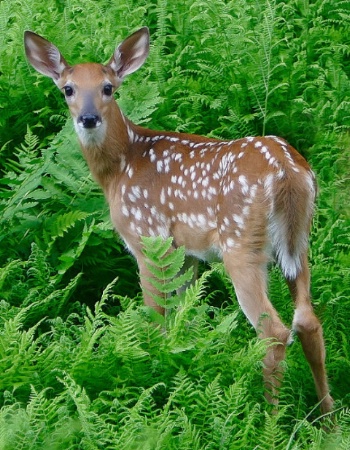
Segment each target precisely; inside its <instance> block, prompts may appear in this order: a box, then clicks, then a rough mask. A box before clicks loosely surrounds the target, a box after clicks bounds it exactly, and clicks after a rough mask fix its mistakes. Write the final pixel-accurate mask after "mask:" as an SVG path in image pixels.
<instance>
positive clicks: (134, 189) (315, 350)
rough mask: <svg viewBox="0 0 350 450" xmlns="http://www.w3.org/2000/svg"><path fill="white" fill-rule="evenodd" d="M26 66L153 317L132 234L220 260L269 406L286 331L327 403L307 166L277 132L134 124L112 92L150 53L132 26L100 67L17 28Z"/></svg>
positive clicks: (142, 32) (323, 406) (324, 406)
mask: <svg viewBox="0 0 350 450" xmlns="http://www.w3.org/2000/svg"><path fill="white" fill-rule="evenodd" d="M24 45H25V53H26V57H27V60H28V62H29V63H30V64H31V65H32V66H33V68H34V69H36V70H37V71H38V72H39V73H41V74H43V75H45V76H48V77H50V78H51V79H52V80H53V81H54V83H55V84H56V86H57V87H58V88H59V89H60V90H61V91H62V93H63V94H64V96H65V100H66V102H67V105H68V108H69V110H70V114H71V116H72V119H73V123H74V128H75V131H76V134H77V136H78V140H79V143H80V147H81V150H82V153H83V155H84V157H85V159H86V161H87V164H88V166H89V168H90V171H91V173H92V176H93V177H94V179H95V180H96V181H97V183H99V185H100V186H101V188H102V190H103V193H104V195H105V198H106V200H107V202H108V204H109V208H110V216H111V220H112V223H113V226H114V228H115V230H116V232H117V233H118V234H119V235H120V237H121V238H122V240H123V241H124V243H125V245H126V248H127V250H128V251H129V252H131V254H132V255H133V256H134V257H135V258H136V261H137V264H138V269H139V276H140V285H141V288H142V291H143V298H144V303H145V305H147V306H150V307H151V308H153V309H154V310H156V311H157V312H158V313H160V314H164V312H165V311H164V307H163V306H161V305H159V304H158V303H157V302H155V300H154V296H155V295H158V296H160V295H161V294H160V293H159V292H157V291H156V288H155V287H154V286H153V285H152V283H151V282H150V278H151V274H150V271H149V269H148V266H147V261H146V258H145V256H144V253H143V244H142V240H141V237H142V236H154V237H156V236H161V237H162V238H164V239H167V238H169V237H171V238H172V239H173V240H172V248H174V249H175V248H177V247H179V246H183V247H184V248H185V251H186V255H187V257H188V260H189V261H191V260H192V259H196V260H198V259H199V260H203V261H209V262H210V261H212V260H213V259H217V258H218V259H220V260H221V261H222V262H223V264H224V266H225V269H226V271H227V273H228V275H229V276H230V278H231V280H232V283H233V287H234V290H235V294H236V297H237V300H238V303H239V306H240V308H241V310H242V311H243V313H244V315H245V316H246V318H247V319H248V321H249V322H250V323H251V325H252V326H253V327H254V329H255V330H256V332H257V335H258V337H259V338H261V339H264V340H266V342H267V343H269V344H268V345H267V346H266V356H265V357H264V360H263V381H264V386H265V387H264V390H265V397H266V399H267V401H268V402H269V403H271V404H272V405H275V406H277V405H278V393H279V390H280V385H281V382H282V378H283V361H284V359H285V356H286V347H287V346H288V344H290V342H291V340H292V336H293V334H296V335H297V336H298V337H299V340H300V341H301V346H302V349H303V352H304V354H305V357H306V359H307V361H308V364H309V366H310V369H311V373H312V376H313V379H314V384H315V388H316V393H317V396H318V402H319V405H320V410H321V413H322V414H327V413H330V412H331V411H332V408H333V399H332V397H331V395H330V391H329V387H328V381H327V373H326V367H325V354H326V353H325V344H324V338H323V330H322V325H321V323H320V321H319V319H318V318H317V317H316V315H315V313H314V310H313V305H312V302H311V298H310V269H309V262H308V247H309V234H310V227H311V222H312V217H313V212H314V208H315V198H316V181H315V175H314V173H313V172H312V170H311V168H310V166H309V164H308V163H307V162H306V160H305V159H304V157H303V156H302V155H301V154H300V153H298V152H297V150H296V149H295V148H294V147H292V146H291V145H290V144H289V143H288V142H287V141H286V140H284V139H282V138H280V137H277V136H260V137H252V136H248V137H244V138H240V139H235V140H230V141H228V140H220V139H215V138H207V137H203V136H199V135H195V134H187V133H178V132H174V131H156V130H152V129H148V128H145V127H141V126H138V125H136V124H134V123H132V122H131V121H130V120H129V119H128V118H127V117H126V116H124V114H123V113H122V111H121V110H120V108H119V106H118V104H117V102H116V100H115V98H114V92H115V91H116V90H117V89H118V87H119V86H120V85H121V83H122V82H123V80H124V78H125V77H126V76H128V75H130V74H131V73H133V72H135V71H136V70H138V69H139V68H140V67H141V66H142V65H143V63H144V62H145V60H146V58H147V56H148V54H149V50H150V33H149V29H148V28H147V27H142V28H140V29H139V30H137V31H136V32H134V33H133V34H131V35H129V36H128V37H127V38H126V39H125V40H124V41H122V42H121V43H120V44H119V45H118V46H117V47H116V49H115V51H114V53H113V55H112V57H111V58H110V60H109V62H108V63H107V64H99V63H89V62H88V63H81V64H76V65H69V64H68V63H67V62H66V60H65V59H64V57H63V56H62V54H61V53H60V51H59V50H58V48H57V47H56V46H55V45H53V44H52V43H51V42H49V41H48V40H46V39H45V38H43V37H41V36H39V35H38V34H36V33H34V32H32V31H25V33H24ZM272 260H274V261H275V262H276V264H277V265H278V266H279V267H280V269H281V271H282V274H283V276H284V278H285V280H286V283H287V285H288V288H289V291H290V293H291V297H292V299H293V305H294V316H293V321H292V326H291V329H290V328H288V327H287V326H286V325H285V324H284V323H283V322H282V320H281V318H280V316H279V314H278V312H277V311H276V309H275V308H274V306H273V305H272V303H271V301H270V300H269V298H268V293H267V291H268V290H267V282H268V270H267V269H268V264H269V263H270V262H271V261H272Z"/></svg>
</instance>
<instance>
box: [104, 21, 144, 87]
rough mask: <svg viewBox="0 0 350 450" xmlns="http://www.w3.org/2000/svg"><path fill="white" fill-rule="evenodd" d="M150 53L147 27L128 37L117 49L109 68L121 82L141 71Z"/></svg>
mask: <svg viewBox="0 0 350 450" xmlns="http://www.w3.org/2000/svg"><path fill="white" fill-rule="evenodd" d="M148 53H149V30H148V28H147V27H143V28H140V29H139V30H138V31H136V32H135V33H133V34H132V35H130V36H129V37H127V38H126V39H125V40H124V41H123V42H122V43H121V44H119V45H118V47H117V48H116V50H115V52H114V55H113V56H112V58H111V59H110V61H109V63H108V66H109V67H110V68H111V69H112V70H113V71H114V72H115V73H116V75H117V77H118V78H119V80H120V81H123V79H124V78H125V77H126V76H127V75H129V74H130V73H133V72H135V70H137V69H139V68H140V67H141V66H142V64H143V63H144V62H145V60H146V58H147V56H148Z"/></svg>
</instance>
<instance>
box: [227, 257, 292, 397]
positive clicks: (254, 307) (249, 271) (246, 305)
mask: <svg viewBox="0 0 350 450" xmlns="http://www.w3.org/2000/svg"><path fill="white" fill-rule="evenodd" d="M254 259H255V257H254V256H252V255H242V253H241V252H240V253H239V254H234V253H233V252H230V253H228V254H225V255H224V263H225V267H226V269H227V271H228V272H229V274H230V276H231V278H232V281H233V284H234V287H235V292H236V295H237V299H238V302H239V304H240V306H241V308H242V310H243V312H244V314H245V315H246V317H247V318H248V320H249V321H250V323H251V324H252V325H253V327H254V328H255V330H256V331H257V334H258V336H259V337H260V338H262V339H266V338H269V339H270V340H271V345H269V346H268V348H267V353H266V356H265V358H264V369H263V376H264V383H265V387H266V394H265V396H266V399H267V400H268V401H269V403H272V404H275V405H276V404H277V403H278V399H277V396H278V388H279V386H280V384H281V381H282V378H283V370H282V368H281V362H282V361H283V359H284V357H285V350H286V345H287V344H288V340H289V338H290V330H288V328H287V327H286V326H285V325H284V324H283V323H282V321H281V319H280V318H279V316H278V314H277V312H276V310H275V309H274V307H273V306H272V304H271V302H270V300H269V299H268V297H267V293H266V292H267V270H266V263H265V262H261V260H260V261H259V260H258V259H255V260H254Z"/></svg>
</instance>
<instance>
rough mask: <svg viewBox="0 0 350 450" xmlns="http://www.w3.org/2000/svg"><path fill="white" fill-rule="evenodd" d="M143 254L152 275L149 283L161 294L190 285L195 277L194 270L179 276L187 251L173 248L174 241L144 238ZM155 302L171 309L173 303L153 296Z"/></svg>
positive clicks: (158, 296) (155, 295)
mask: <svg viewBox="0 0 350 450" xmlns="http://www.w3.org/2000/svg"><path fill="white" fill-rule="evenodd" d="M142 242H143V245H144V250H143V253H144V255H145V257H146V266H147V268H148V270H149V272H150V274H151V276H150V277H148V281H149V282H150V283H151V285H152V286H153V287H155V288H156V290H157V291H158V292H159V294H169V293H171V292H174V291H176V290H178V289H180V288H182V287H183V286H184V285H185V284H186V283H188V282H189V281H190V280H191V279H192V277H193V269H192V268H190V269H188V270H187V271H186V272H185V273H183V274H179V271H180V269H181V268H182V266H183V264H184V260H185V250H184V248H182V247H179V248H177V249H175V250H172V251H170V250H171V248H172V239H171V238H169V239H166V240H163V239H162V238H161V237H157V238H153V237H142ZM152 297H153V298H154V300H155V301H156V302H157V303H158V304H159V305H161V306H164V307H168V308H169V307H171V306H172V302H171V301H167V300H165V301H164V296H161V295H157V294H153V295H152Z"/></svg>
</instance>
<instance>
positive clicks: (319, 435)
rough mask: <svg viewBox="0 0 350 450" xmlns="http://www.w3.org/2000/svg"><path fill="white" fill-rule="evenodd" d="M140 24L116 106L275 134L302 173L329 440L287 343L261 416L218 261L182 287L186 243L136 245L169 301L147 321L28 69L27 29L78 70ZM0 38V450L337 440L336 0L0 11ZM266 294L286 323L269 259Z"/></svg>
mask: <svg viewBox="0 0 350 450" xmlns="http://www.w3.org/2000/svg"><path fill="white" fill-rule="evenodd" d="M142 25H148V26H149V27H150V30H151V38H152V48H151V52H150V56H149V58H148V61H147V63H146V64H145V66H144V67H143V68H142V69H141V70H140V71H138V72H136V73H135V74H133V75H132V76H131V77H130V78H129V79H128V80H126V81H125V83H124V84H123V85H122V86H121V89H120V90H119V94H118V96H119V99H118V101H119V103H120V106H121V107H122V109H123V110H124V112H125V113H126V114H127V115H128V116H129V117H130V119H132V120H134V121H136V122H137V123H143V124H145V123H146V124H147V126H150V127H151V128H155V129H156V128H160V129H172V130H179V131H188V132H192V133H201V134H205V135H208V136H220V137H223V138H229V139H232V138H238V137H242V136H243V135H248V134H254V135H256V134H278V135H281V136H283V137H284V138H287V139H288V140H289V141H290V142H291V143H292V144H293V145H295V146H296V147H297V148H298V149H299V150H300V151H301V152H302V153H303V154H304V155H306V156H307V157H308V159H309V161H310V163H311V165H312V167H313V169H314V171H315V173H316V175H317V179H318V184H319V200H318V207H317V211H316V215H315V220H314V226H313V231H312V237H311V251H310V256H311V258H310V260H311V266H312V295H313V299H314V304H315V309H316V312H317V314H318V315H319V316H320V318H321V319H322V322H323V324H324V334H325V339H326V344H327V366H328V370H329V377H330V384H331V388H332V393H333V396H334V398H335V399H336V407H337V408H338V409H337V412H336V414H335V415H336V422H337V426H336V427H335V428H334V429H332V430H331V432H330V433H328V434H326V432H325V431H324V430H323V429H322V427H321V424H320V421H319V418H318V417H317V409H312V405H314V404H315V403H316V397H315V392H314V386H313V382H312V378H311V375H310V373H309V368H308V367H307V364H306V362H305V358H304V357H303V355H302V352H301V348H300V345H299V343H298V342H296V343H295V344H294V345H293V346H292V347H291V348H290V349H288V356H287V360H286V375H285V382H284V384H283V387H282V391H281V396H280V398H281V399H280V407H279V409H278V412H277V414H276V415H271V414H270V413H271V411H270V408H269V406H268V405H267V404H266V403H265V402H264V399H263V392H262V383H261V373H260V372H261V359H262V357H263V354H264V351H265V344H264V343H262V342H258V341H257V340H256V338H255V336H254V333H253V331H252V330H251V328H250V327H249V325H248V324H247V322H246V320H245V318H244V317H243V314H242V313H241V312H240V311H239V309H238V307H237V304H236V302H235V299H234V291H233V288H232V285H231V282H230V280H229V279H228V277H227V275H226V274H225V272H224V269H223V266H222V265H221V264H216V265H212V266H211V267H206V266H202V267H201V276H200V278H199V279H198V280H197V282H196V283H194V284H193V285H192V286H191V287H190V288H189V289H187V290H186V291H185V292H182V293H181V294H179V295H177V294H174V291H178V290H179V288H181V287H182V286H183V285H184V284H185V283H186V281H188V280H189V279H190V278H191V273H190V272H187V273H186V272H185V273H182V272H181V267H182V265H183V261H184V251H183V249H181V248H180V249H176V250H175V251H173V249H172V247H171V241H165V242H163V241H162V240H160V239H156V240H152V239H151V240H150V239H145V240H144V244H145V254H146V255H147V258H148V260H149V269H150V271H151V273H152V274H153V278H152V283H153V284H154V285H156V287H157V288H158V290H159V292H160V293H161V295H162V298H157V299H156V301H158V302H159V303H160V304H163V305H164V306H165V307H166V309H167V316H166V318H165V319H164V322H163V323H162V328H157V326H155V325H154V321H157V320H158V322H160V320H159V318H158V319H157V318H156V317H155V315H154V314H152V312H151V311H150V310H149V308H146V307H144V306H142V299H141V296H140V294H139V288H138V280H137V274H136V264H135V262H134V260H133V259H132V258H131V256H130V255H128V254H126V253H125V251H124V247H123V244H122V243H121V242H120V241H119V240H118V237H116V236H115V234H114V232H113V231H112V229H111V224H110V221H109V218H108V208H107V205H106V202H105V200H104V199H103V195H102V193H101V192H100V189H99V188H98V187H97V186H96V184H95V182H94V181H93V180H92V179H91V176H90V174H89V171H88V169H87V167H86V164H85V162H84V161H83V158H82V156H81V154H80V150H79V148H78V145H77V141H76V138H75V136H74V131H73V127H72V125H71V121H70V119H68V121H67V111H66V109H67V108H66V106H65V105H64V102H63V99H62V96H61V94H60V92H59V91H58V90H57V88H56V87H55V86H54V85H53V83H52V81H51V80H49V79H47V78H45V77H43V76H41V75H40V74H38V73H36V72H35V71H33V70H32V69H31V68H30V67H29V66H28V64H27V62H26V61H25V57H24V51H23V44H22V41H23V31H24V30H25V29H31V30H33V31H36V32H38V33H40V34H42V35H44V36H45V37H47V38H48V39H50V40H52V41H53V42H54V43H55V44H56V45H57V46H58V47H59V48H60V49H62V51H63V53H64V55H65V57H66V59H67V60H68V61H69V62H80V61H86V60H91V61H107V60H108V59H109V58H110V55H111V54H112V52H113V51H114V48H115V45H116V43H118V42H120V41H121V40H122V39H123V38H124V37H125V36H126V35H128V34H129V33H130V32H131V31H134V30H136V29H137V28H138V27H140V26H142ZM0 31H1V32H0V44H1V45H0V61H1V70H0V109H1V114H0V130H1V131H0V173H1V178H0V311H1V314H0V371H1V380H0V393H1V396H0V406H1V409H0V448H1V449H5V450H11V449H16V450H17V449H44V448H45V449H63V448H72V449H73V448H74V449H75V448H76V449H84V450H85V449H98V448H101V449H116V448H117V449H121V450H123V449H125V450H133V449H135V450H136V449H140V450H141V449H142V450H147V449H149V450H158V449H159V450H165V449H166V450H168V449H169V450H171V449H174V450H175V449H181V450H186V449H188V450H195V449H201V450H202V449H203V450H204V449H206V450H208V449H210V450H214V449H218V450H219V449H220V450H225V449H227V450H234V449H253V448H254V449H267V450H271V449H295V450H296V449H304V448H308V449H347V448H349V446H350V433H349V421H350V412H349V402H350V395H349V392H350V381H349V380H350V377H349V371H350V348H349V339H348V335H349V318H350V270H349V267H350V256H349V255H350V207H349V198H350V183H349V168H350V152H349V148H350V141H349V137H348V132H349V123H350V122H349V118H350V101H349V92H350V85H349V83H350V82H349V76H350V64H349V54H350V46H349V41H348V36H349V33H350V6H349V2H348V1H345V0H341V1H338V2H331V1H329V0H312V1H301V0H290V1H288V2H286V1H279V0H234V1H233V0H210V1H209V0H194V1H193V0H191V1H190V0H180V1H176V2H175V1H166V0H150V1H146V0H141V1H140V0H138V1H136V0H131V1H126V0H121V1H118V2H112V1H110V0H100V1H99V2H96V1H93V0H86V1H84V2H83V3H81V2H78V1H77V0H71V1H70V2H69V4H68V3H67V2H64V1H56V0H47V1H46V2H38V1H37V0H27V1H26V2H23V1H19V0H2V1H1V2H0ZM269 288H270V296H271V298H272V299H273V301H274V303H275V305H276V307H277V309H278V310H279V312H280V314H281V316H282V318H283V319H284V321H285V322H286V323H289V324H290V322H291V320H292V314H293V305H292V304H291V301H290V297H289V293H288V289H287V287H286V285H285V283H284V280H283V279H282V276H281V274H280V272H279V271H278V270H277V268H275V267H273V268H272V269H271V278H270V286H269ZM163 297H166V299H165V300H164V298H163ZM164 330H166V332H164Z"/></svg>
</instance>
